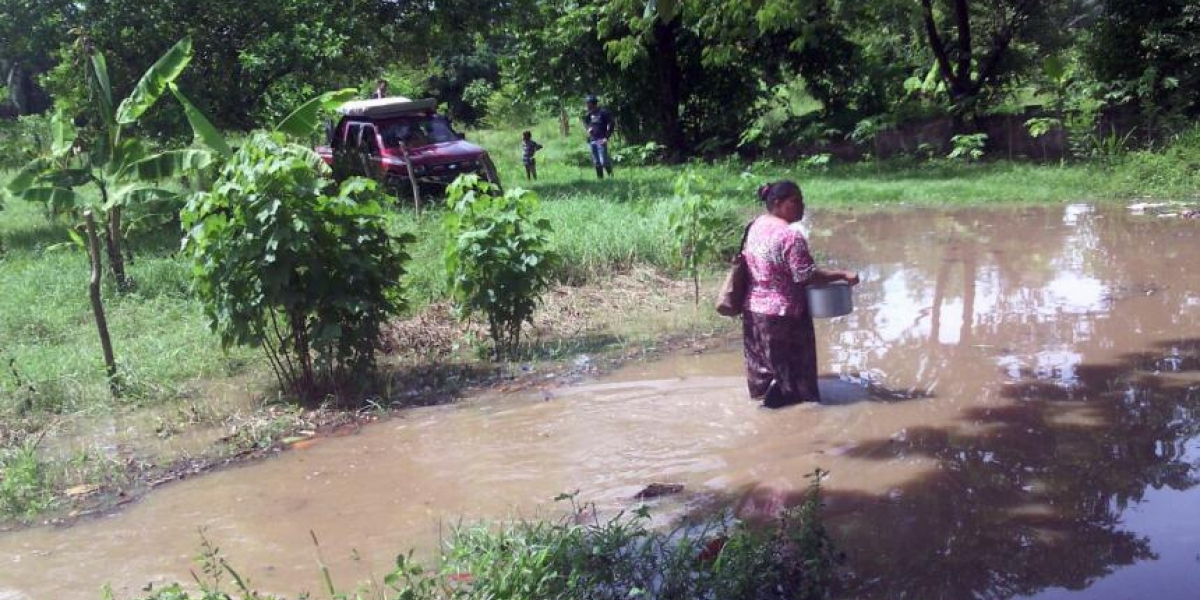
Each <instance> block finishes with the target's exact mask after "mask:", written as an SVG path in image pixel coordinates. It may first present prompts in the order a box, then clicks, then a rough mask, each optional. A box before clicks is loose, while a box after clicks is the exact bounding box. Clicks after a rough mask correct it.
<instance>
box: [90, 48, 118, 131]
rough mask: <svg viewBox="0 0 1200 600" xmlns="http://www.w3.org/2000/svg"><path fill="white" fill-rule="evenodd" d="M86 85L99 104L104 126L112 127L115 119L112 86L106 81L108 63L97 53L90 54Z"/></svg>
mask: <svg viewBox="0 0 1200 600" xmlns="http://www.w3.org/2000/svg"><path fill="white" fill-rule="evenodd" d="M88 85H89V86H91V88H92V91H93V92H94V94H93V95H94V96H95V97H96V101H97V102H99V103H100V116H101V118H103V119H104V124H105V125H112V124H113V123H114V120H115V119H116V114H115V113H114V112H113V98H112V84H110V83H109V80H108V63H107V62H106V61H105V60H104V55H103V54H100V53H99V52H94V53H92V77H91V79H89V80H88Z"/></svg>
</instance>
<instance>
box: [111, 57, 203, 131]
mask: <svg viewBox="0 0 1200 600" xmlns="http://www.w3.org/2000/svg"><path fill="white" fill-rule="evenodd" d="M191 60H192V40H191V38H183V39H182V40H179V42H177V43H176V44H175V45H174V46H172V47H171V49H170V50H167V52H166V54H163V55H162V57H160V58H159V59H158V60H157V61H156V62H155V63H154V64H153V65H151V66H150V68H149V69H148V70H147V71H146V72H145V74H143V75H142V78H141V80H139V81H138V83H137V86H135V87H134V88H133V92H132V93H130V94H129V97H128V98H126V99H124V100H122V101H121V106H120V107H118V108H117V123H120V124H122V125H127V124H129V123H133V122H135V121H137V120H138V117H140V116H142V113H144V112H146V110H147V109H149V108H150V107H151V106H153V105H154V103H155V102H157V101H158V98H159V97H160V96H162V94H163V92H165V91H166V90H167V86H168V85H170V84H171V83H172V82H174V81H175V79H176V78H178V77H179V75H180V74H181V73H183V69H184V68H186V67H187V65H188V63H189V62H191Z"/></svg>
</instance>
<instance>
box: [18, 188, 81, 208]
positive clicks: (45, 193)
mask: <svg viewBox="0 0 1200 600" xmlns="http://www.w3.org/2000/svg"><path fill="white" fill-rule="evenodd" d="M19 196H20V197H21V198H24V199H25V200H29V201H30V202H40V203H42V204H45V205H46V206H47V207H49V208H50V209H52V210H56V211H57V210H64V209H68V208H74V207H75V206H78V205H79V195H78V194H76V193H75V192H74V191H72V190H68V189H66V188H60V187H34V188H29V189H27V190H25V191H23V192H21V193H20V194H19Z"/></svg>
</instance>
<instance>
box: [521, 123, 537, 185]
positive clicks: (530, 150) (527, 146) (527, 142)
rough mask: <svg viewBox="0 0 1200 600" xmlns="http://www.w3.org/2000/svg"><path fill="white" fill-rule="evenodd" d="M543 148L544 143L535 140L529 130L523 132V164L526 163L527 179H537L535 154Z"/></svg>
mask: <svg viewBox="0 0 1200 600" xmlns="http://www.w3.org/2000/svg"><path fill="white" fill-rule="evenodd" d="M541 149H542V145H541V144H539V143H537V142H535V141H533V134H532V133H530V132H529V130H525V131H522V132H521V164H523V165H525V179H532V180H534V181H536V180H537V159H536V158H534V156H533V155H534V154H536V153H537V151H538V150H541Z"/></svg>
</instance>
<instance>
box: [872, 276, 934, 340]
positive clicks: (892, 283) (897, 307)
mask: <svg viewBox="0 0 1200 600" xmlns="http://www.w3.org/2000/svg"><path fill="white" fill-rule="evenodd" d="M908 279H909V278H908V276H907V274H906V273H905V271H903V270H901V269H897V270H896V271H894V272H893V273H892V274H891V275H890V276H888V277H887V278H886V279H884V281H883V284H882V285H880V288H882V290H881V292H880V298H879V301H878V302H877V303H876V304H875V305H874V306H871V307H870V308H871V309H873V310H874V311H875V322H874V327H875V332H876V333H877V334H878V335H879V337H881V338H883V340H884V341H886V342H895V341H899V340H901V339H903V338H926V337H929V319H928V318H925V317H923V315H924V314H925V313H927V312H928V311H927V310H925V307H927V306H929V304H930V303H931V302H932V301H933V290H932V289H931V287H932V286H925V287H926V289H925V291H917V290H915V289H913V288H912V287H910V286H909V281H908Z"/></svg>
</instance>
